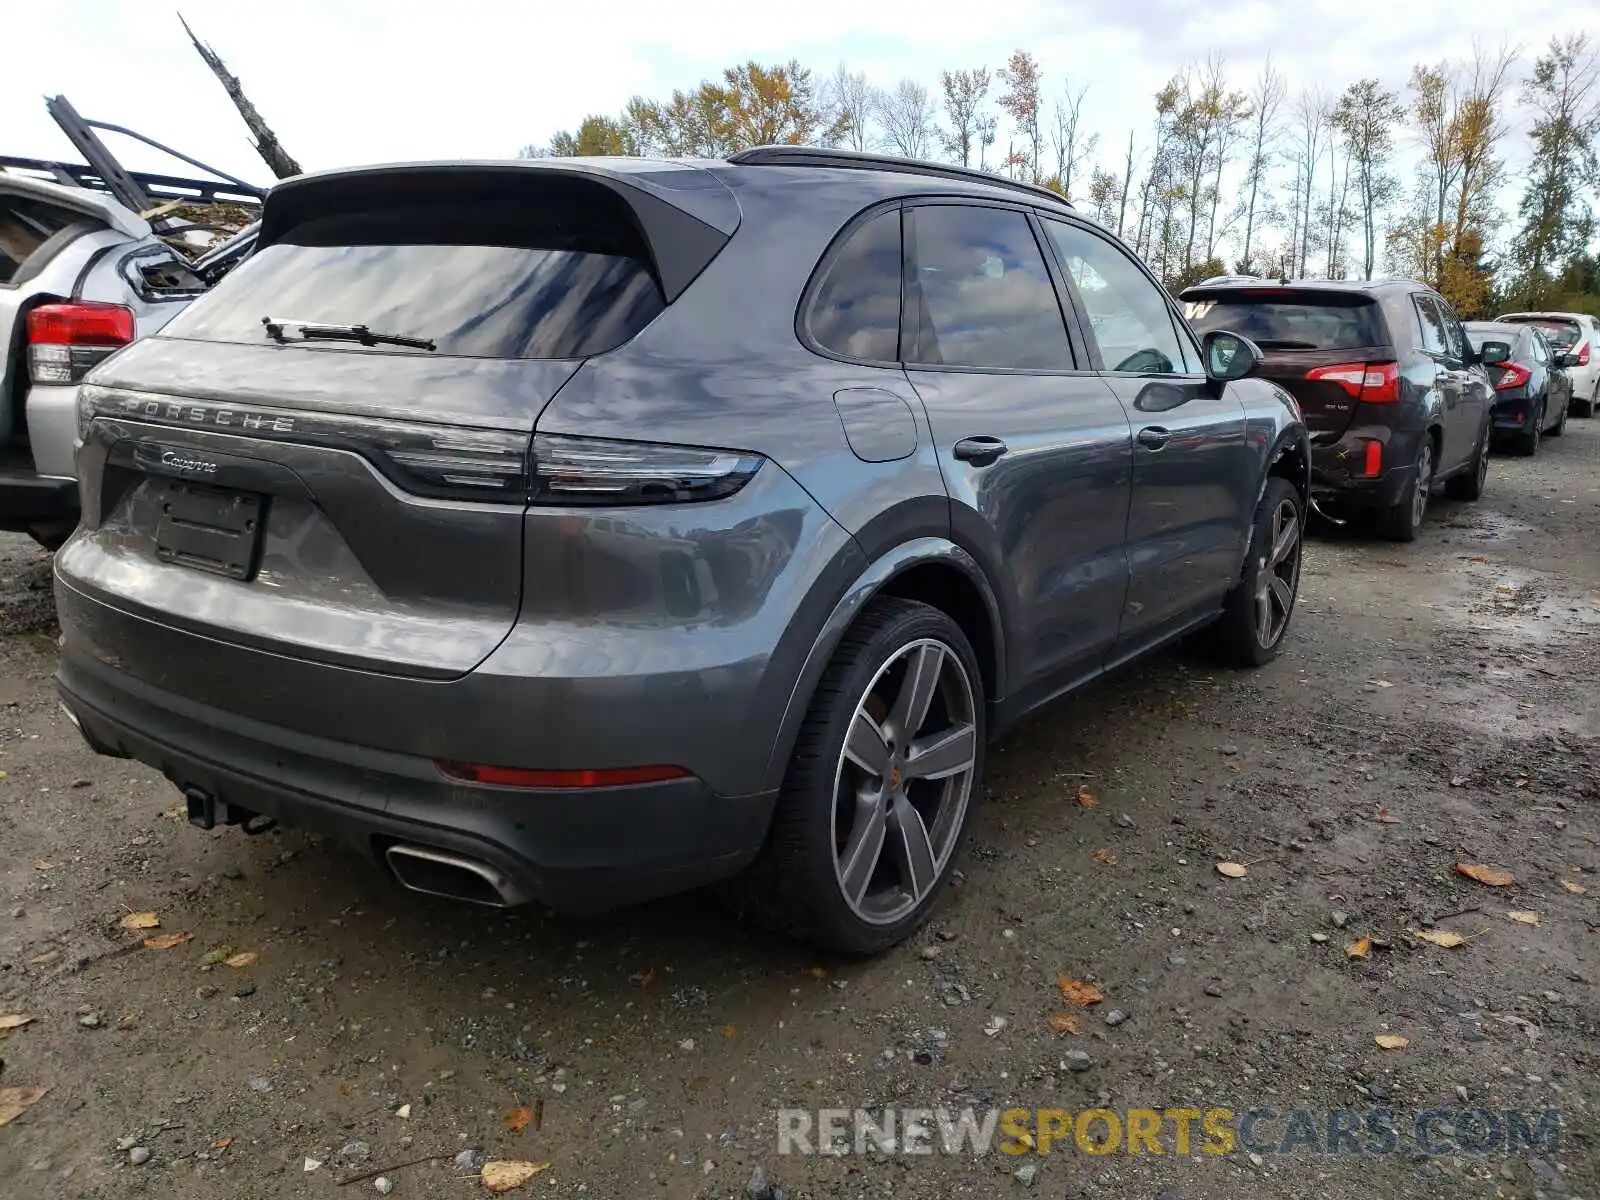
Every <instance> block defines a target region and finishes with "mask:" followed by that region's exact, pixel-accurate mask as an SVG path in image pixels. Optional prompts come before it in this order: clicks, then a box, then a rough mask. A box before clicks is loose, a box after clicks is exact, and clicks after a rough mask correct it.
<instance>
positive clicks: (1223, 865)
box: [1217, 862, 1250, 879]
mask: <svg viewBox="0 0 1600 1200" xmlns="http://www.w3.org/2000/svg"><path fill="white" fill-rule="evenodd" d="M1217 874H1218V875H1226V876H1227V877H1228V878H1229V879H1243V878H1244V877H1245V876H1246V875H1248V874H1250V868H1249V867H1247V866H1245V865H1244V864H1243V863H1236V862H1219V863H1218V864H1217Z"/></svg>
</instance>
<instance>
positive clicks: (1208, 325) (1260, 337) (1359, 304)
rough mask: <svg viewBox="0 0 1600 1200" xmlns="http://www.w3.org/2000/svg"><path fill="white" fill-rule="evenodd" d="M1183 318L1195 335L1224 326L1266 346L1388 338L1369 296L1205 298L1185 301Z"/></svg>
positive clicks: (1337, 346) (1364, 344) (1351, 344)
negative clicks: (1300, 298) (1347, 297)
mask: <svg viewBox="0 0 1600 1200" xmlns="http://www.w3.org/2000/svg"><path fill="white" fill-rule="evenodd" d="M1184 316H1185V317H1187V318H1188V320H1189V325H1190V326H1191V327H1192V328H1193V329H1194V331H1195V332H1196V333H1197V334H1202V335H1204V334H1207V333H1210V332H1212V331H1213V330H1217V329H1225V330H1227V331H1228V332H1229V333H1237V334H1241V335H1242V336H1244V337H1247V338H1249V339H1250V340H1251V341H1253V342H1255V343H1256V344H1257V345H1258V346H1260V347H1261V348H1262V349H1263V350H1364V349H1368V348H1370V347H1374V346H1384V345H1387V344H1388V341H1389V335H1388V331H1387V330H1386V329H1385V328H1384V324H1383V316H1382V313H1381V312H1380V311H1379V308H1378V305H1377V304H1376V303H1375V302H1374V301H1372V300H1371V299H1370V298H1368V297H1366V296H1351V297H1350V298H1349V299H1348V300H1346V299H1345V298H1344V297H1330V298H1323V297H1317V298H1315V299H1311V298H1308V299H1306V300H1290V299H1267V298H1264V297H1263V298H1261V299H1255V298H1252V297H1248V296H1240V297H1233V296H1202V297H1199V298H1197V299H1194V300H1190V301H1188V302H1187V303H1186V304H1185V305H1184Z"/></svg>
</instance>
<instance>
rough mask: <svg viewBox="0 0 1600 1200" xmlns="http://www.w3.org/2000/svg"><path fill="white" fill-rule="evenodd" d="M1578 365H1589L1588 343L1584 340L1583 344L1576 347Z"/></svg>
mask: <svg viewBox="0 0 1600 1200" xmlns="http://www.w3.org/2000/svg"><path fill="white" fill-rule="evenodd" d="M1578 365H1579V366H1580V367H1587V366H1588V365H1589V343H1588V342H1585V343H1584V344H1583V345H1581V346H1579V347H1578Z"/></svg>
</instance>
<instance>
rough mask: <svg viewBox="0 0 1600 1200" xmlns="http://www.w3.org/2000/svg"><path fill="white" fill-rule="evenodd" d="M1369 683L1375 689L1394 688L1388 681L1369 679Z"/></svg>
mask: <svg viewBox="0 0 1600 1200" xmlns="http://www.w3.org/2000/svg"><path fill="white" fill-rule="evenodd" d="M1367 682H1368V683H1369V684H1371V685H1372V686H1373V687H1375V688H1391V687H1393V686H1394V684H1392V683H1390V682H1389V681H1388V680H1387V679H1369V680H1367Z"/></svg>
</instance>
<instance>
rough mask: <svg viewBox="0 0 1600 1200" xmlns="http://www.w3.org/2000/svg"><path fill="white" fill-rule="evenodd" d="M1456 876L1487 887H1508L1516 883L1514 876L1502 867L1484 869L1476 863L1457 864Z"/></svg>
mask: <svg viewBox="0 0 1600 1200" xmlns="http://www.w3.org/2000/svg"><path fill="white" fill-rule="evenodd" d="M1456 871H1457V873H1458V874H1461V875H1465V876H1466V877H1467V878H1468V879H1475V880H1477V881H1478V882H1479V883H1482V884H1487V885H1488V886H1489V887H1509V886H1511V884H1513V883H1515V882H1516V881H1517V879H1516V876H1515V875H1513V874H1512V873H1511V872H1510V871H1507V870H1505V869H1504V868H1503V867H1485V866H1482V865H1480V864H1478V863H1457V864H1456Z"/></svg>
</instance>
